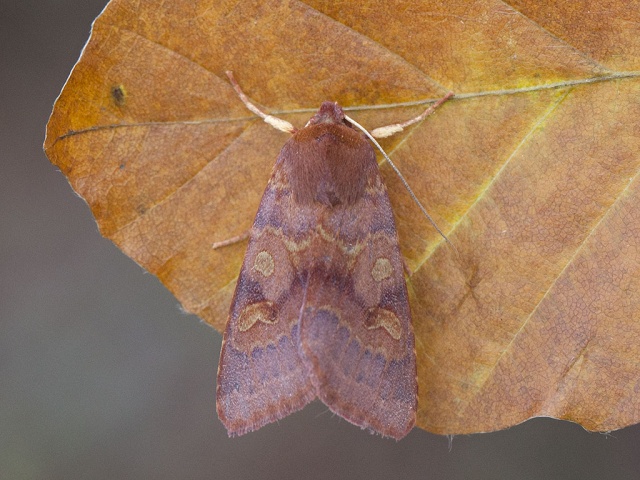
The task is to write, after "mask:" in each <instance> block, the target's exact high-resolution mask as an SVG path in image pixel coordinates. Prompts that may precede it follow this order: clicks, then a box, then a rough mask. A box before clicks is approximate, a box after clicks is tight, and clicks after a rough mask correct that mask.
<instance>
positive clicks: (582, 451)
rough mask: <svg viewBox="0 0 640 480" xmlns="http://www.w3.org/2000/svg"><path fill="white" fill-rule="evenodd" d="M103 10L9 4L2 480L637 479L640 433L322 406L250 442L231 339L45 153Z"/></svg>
mask: <svg viewBox="0 0 640 480" xmlns="http://www.w3.org/2000/svg"><path fill="white" fill-rule="evenodd" d="M105 3H106V2H105V0H67V1H55V0H46V1H45V0H30V1H18V0H0V86H1V87H0V98H1V101H0V159H1V161H2V163H1V170H0V272H1V275H0V381H1V384H0V479H2V480H4V479H88V478H90V479H129V478H131V479H143V478H154V479H183V478H184V479H200V478H202V479H205V478H225V479H226V478H228V479H249V478H263V479H271V478H274V479H276V478H277V479H298V478H304V479H316V478H318V479H327V478H349V479H374V478H402V479H413V478H437V479H470V478H471V479H485V478H486V479H496V478H517V479H539V478H540V479H543V478H544V479H556V478H557V479H574V478H575V479H607V478H612V479H627V478H629V479H631V478H634V479H637V478H640V427H638V426H634V427H630V428H626V429H623V430H620V431H617V432H613V434H611V435H603V434H594V433H588V432H586V431H584V430H583V429H582V428H581V427H579V426H577V425H573V424H570V423H566V422H559V421H555V420H551V419H536V420H532V421H529V422H526V423H525V424H522V425H519V426H517V427H514V428H512V429H510V430H507V431H502V432H496V433H490V434H484V435H472V436H461V437H456V438H454V440H453V443H452V445H451V446H450V445H449V440H448V439H447V438H446V437H440V436H435V435H431V434H429V433H427V432H424V431H422V430H419V429H414V431H413V432H412V433H411V434H409V436H408V437H407V438H405V439H404V440H403V441H401V442H399V443H396V442H394V441H390V440H383V439H381V438H379V437H374V436H371V435H368V434H366V433H364V432H362V431H360V430H359V429H358V428H356V427H353V426H351V425H349V424H348V423H347V422H345V421H343V420H341V419H339V418H337V417H334V416H333V415H332V414H331V413H329V412H328V411H327V409H326V408H325V407H324V406H322V405H321V404H318V403H314V404H313V405H311V406H309V407H307V408H306V409H305V410H304V411H303V412H301V413H298V414H295V415H292V416H290V417H288V418H286V419H285V420H283V421H281V422H279V423H278V424H274V425H271V426H268V427H266V428H264V429H262V430H260V431H258V432H256V433H253V434H250V435H246V436H244V437H241V438H236V439H228V438H227V436H226V433H225V431H224V428H223V427H222V425H221V424H220V422H219V421H218V419H217V417H216V414H215V395H214V393H215V374H216V368H217V362H218V352H219V348H220V334H218V333H217V332H216V331H214V330H213V329H211V328H209V327H207V326H206V325H204V324H202V323H200V321H199V320H198V319H197V318H195V317H193V316H186V315H184V314H182V313H180V310H179V308H178V304H177V301H176V300H175V298H173V297H172V296H171V294H169V293H168V292H167V291H166V290H165V289H164V287H163V286H162V285H161V284H160V283H159V282H158V281H157V280H156V279H155V277H153V276H151V275H148V274H146V273H145V272H144V271H142V270H141V269H140V267H138V266H137V265H136V264H134V262H133V261H131V260H129V259H128V258H127V257H125V256H124V254H122V253H121V252H120V251H119V250H118V249H117V248H116V247H114V246H113V245H112V244H111V242H109V241H108V240H105V239H103V238H102V237H101V236H100V234H99V233H98V230H97V228H96V225H95V223H94V220H93V218H92V216H91V214H90V212H89V209H88V207H87V206H86V205H85V203H84V202H83V201H82V200H81V199H79V198H77V197H76V196H75V194H74V193H73V191H72V190H71V188H70V187H69V185H68V184H67V181H66V180H65V178H64V176H63V175H62V174H61V173H60V172H58V171H57V170H56V169H55V168H54V167H53V166H52V165H51V164H50V163H49V162H48V161H47V159H46V157H45V155H44V153H43V152H42V142H43V139H44V132H45V125H46V122H47V119H48V116H49V114H50V112H51V107H52V105H53V102H54V100H55V98H56V96H57V95H58V93H59V91H60V89H61V88H62V86H63V84H64V82H65V79H66V78H67V75H68V74H69V72H70V70H71V68H72V67H73V65H74V63H75V61H76V59H77V58H78V55H79V54H80V50H81V49H82V46H83V45H84V43H85V41H86V40H87V38H88V36H89V30H90V26H91V22H92V20H93V19H94V18H95V17H96V16H97V15H98V14H99V13H100V11H101V10H102V8H103V7H104V5H105Z"/></svg>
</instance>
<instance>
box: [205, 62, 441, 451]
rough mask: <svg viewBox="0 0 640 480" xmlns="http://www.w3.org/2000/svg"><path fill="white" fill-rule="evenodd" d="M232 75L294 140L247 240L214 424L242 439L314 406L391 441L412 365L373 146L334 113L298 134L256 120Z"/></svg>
mask: <svg viewBox="0 0 640 480" xmlns="http://www.w3.org/2000/svg"><path fill="white" fill-rule="evenodd" d="M228 75H229V77H230V79H231V81H232V84H233V85H234V88H235V89H236V91H237V92H238V94H239V96H240V98H241V99H242V100H243V101H244V102H245V104H246V105H247V107H248V108H249V109H251V110H252V111H253V112H254V113H256V114H258V115H260V116H261V117H263V118H264V119H265V121H267V122H268V123H270V124H272V125H274V126H275V127H276V128H279V129H281V130H285V131H288V132H291V133H292V134H293V135H292V137H291V138H290V139H289V140H288V141H287V143H285V145H284V147H283V148H282V151H281V152H280V155H279V156H278V159H277V160H276V164H275V166H274V168H273V172H272V175H271V178H270V180H269V183H268V184H267V187H266V189H265V192H264V195H263V197H262V201H261V202H260V207H259V208H258V213H257V215H256V218H255V221H254V224H253V227H252V228H251V231H250V234H249V244H248V247H247V252H246V255H245V258H244V263H243V265H242V269H241V271H240V275H239V277H238V283H237V286H236V291H235V294H234V296H233V301H232V304H231V309H230V312H229V318H228V321H227V326H226V330H225V332H224V337H223V342H222V351H221V353H220V363H219V367H218V384H217V410H218V416H219V417H220V420H221V421H222V423H223V424H224V425H225V427H226V428H227V431H228V433H229V435H230V436H235V435H242V434H244V433H247V432H250V431H253V430H256V429H258V428H260V427H262V426H263V425H265V424H267V423H271V422H274V421H276V420H278V419H280V418H283V417H285V416H287V415H289V414H290V413H292V412H295V411H297V410H300V409H301V408H302V407H304V406H305V405H306V404H308V403H309V402H311V401H312V400H314V399H315V398H316V397H317V398H319V399H320V400H321V401H322V402H323V403H324V404H325V405H327V406H328V407H329V409H331V411H333V412H335V413H337V414H338V415H340V416H341V417H342V418H344V419H346V420H348V421H349V422H351V423H353V424H355V425H359V426H360V427H361V428H363V429H367V430H369V431H371V432H375V433H379V434H381V435H383V436H389V437H393V438H395V439H400V438H402V437H404V436H405V435H406V434H407V433H409V431H410V430H411V429H412V428H413V426H414V424H415V420H416V408H417V393H418V386H417V381H416V355H415V349H414V337H413V329H412V326H411V313H410V309H409V301H408V298H407V287H406V284H405V280H404V269H403V261H402V257H401V256H400V250H399V248H398V235H397V233H396V226H395V222H394V218H393V212H392V210H391V204H390V202H389V197H388V195H387V191H386V188H385V186H384V183H383V182H382V178H381V177H380V172H379V170H378V164H377V162H376V155H375V152H374V149H373V147H372V146H371V144H370V143H369V140H367V138H366V137H365V135H363V134H362V133H361V132H360V131H359V130H357V129H355V128H354V126H353V123H355V122H353V121H352V120H351V121H350V119H348V117H345V114H344V112H343V110H342V108H341V107H340V106H339V105H338V104H337V103H332V102H324V103H323V104H322V106H321V107H320V110H318V112H317V113H316V114H315V115H314V116H313V117H312V118H311V119H310V120H309V122H308V123H307V125H306V126H305V127H304V128H302V129H299V130H296V129H295V128H294V127H293V126H292V125H290V124H288V122H285V121H283V120H280V119H277V118H275V117H271V116H269V115H266V114H264V113H262V112H261V111H260V110H259V109H258V108H257V107H255V106H254V105H253V104H251V102H249V100H248V99H247V98H246V96H244V94H243V93H242V91H241V90H240V88H239V86H238V85H237V83H235V81H234V80H233V77H232V76H231V74H230V73H228ZM447 98H448V97H447ZM432 109H433V107H432ZM432 109H431V110H432ZM428 113H430V112H428ZM428 113H427V112H425V114H423V116H421V117H422V118H424V116H426V114H428ZM415 121H419V120H415ZM411 122H413V121H411ZM407 124H409V123H407ZM407 124H403V125H402V126H406V125H407ZM402 126H393V129H392V133H393V130H395V131H398V127H399V128H400V129H402ZM385 132H387V133H386V134H388V131H387V130H385ZM386 134H385V133H384V132H383V133H382V134H380V133H379V135H378V136H385V135H386Z"/></svg>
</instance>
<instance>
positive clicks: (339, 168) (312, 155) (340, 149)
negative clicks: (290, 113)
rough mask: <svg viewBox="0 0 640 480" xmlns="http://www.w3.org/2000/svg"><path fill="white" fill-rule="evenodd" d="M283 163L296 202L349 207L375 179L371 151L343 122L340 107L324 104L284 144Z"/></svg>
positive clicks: (363, 139) (329, 103) (356, 132)
mask: <svg viewBox="0 0 640 480" xmlns="http://www.w3.org/2000/svg"><path fill="white" fill-rule="evenodd" d="M278 161H279V162H282V168H283V169H284V171H285V173H286V175H287V177H288V179H289V182H290V185H291V190H292V193H293V195H294V198H295V199H296V201H298V202H300V203H302V204H309V203H312V202H319V203H321V204H324V205H327V206H337V205H351V204H353V203H355V202H356V201H357V200H358V199H359V198H360V197H361V196H362V195H363V194H364V192H365V188H366V186H367V185H368V184H369V183H370V182H372V181H374V180H375V178H376V169H377V163H376V156H375V152H374V150H373V147H372V146H371V144H370V143H369V142H368V140H367V139H366V138H365V137H364V135H363V134H362V133H361V132H359V131H358V130H356V129H354V128H353V127H351V126H350V125H348V124H347V123H345V121H344V114H343V113H342V108H340V106H339V105H337V104H335V103H331V102H324V103H323V104H322V107H321V108H320V110H319V111H318V113H317V114H316V115H314V116H313V117H312V118H311V120H309V123H308V124H307V126H305V127H304V128H303V129H301V130H299V131H298V132H296V133H295V134H294V135H293V137H292V138H291V139H289V141H288V142H287V143H286V144H285V146H284V147H283V148H282V151H281V152H280V158H279V160H278Z"/></svg>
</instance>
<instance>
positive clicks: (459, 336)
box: [45, 0, 640, 433]
mask: <svg viewBox="0 0 640 480" xmlns="http://www.w3.org/2000/svg"><path fill="white" fill-rule="evenodd" d="M604 3H606V5H605V4H604ZM604 3H603V2H601V1H597V2H596V1H591V2H580V3H579V4H578V3H576V2H565V4H563V5H561V4H558V2H548V3H544V2H533V1H514V2H510V3H509V2H507V3H505V2H493V1H483V2H473V3H472V4H467V3H465V2H462V3H450V2H435V1H434V2H394V3H393V4H392V2H353V3H345V2H322V1H308V2H306V3H305V4H303V3H300V2H278V1H266V2H249V1H245V2H220V1H217V0H209V1H205V0H199V1H190V2H187V1H175V2H151V1H135V2H133V1H131V0H121V1H116V0H114V1H112V2H111V3H110V4H109V6H108V7H107V8H106V10H105V11H104V13H103V14H102V15H101V16H100V17H99V18H98V19H97V20H96V22H95V24H94V26H93V31H92V35H91V39H90V41H89V43H88V44H87V46H86V48H85V50H84V52H83V54H82V57H81V59H80V60H79V62H78V64H77V65H76V66H75V68H74V70H73V73H72V74H71V76H70V78H69V80H68V82H67V84H66V86H65V88H64V90H63V92H62V93H61V95H60V98H59V99H58V101H57V102H56V105H55V108H54V111H53V114H52V116H51V119H50V122H49V125H48V128H47V139H46V142H45V148H46V152H47V154H48V156H49V158H50V159H51V161H52V162H53V163H54V164H55V165H57V166H59V167H60V169H61V170H62V171H63V172H64V174H65V175H67V177H68V178H69V181H70V182H71V185H72V186H73V188H74V189H75V190H76V191H77V192H78V193H79V194H80V195H81V196H82V197H83V198H84V199H86V201H87V202H88V204H89V206H90V207H91V209H92V211H93V213H94V215H95V217H96V219H97V221H98V225H99V227H100V230H101V232H102V233H103V234H104V235H105V236H107V237H108V238H110V239H112V240H113V241H114V242H115V243H116V244H117V245H118V246H119V247H120V248H121V249H122V250H123V251H124V252H125V253H126V254H127V255H129V256H130V257H131V258H133V259H134V260H135V261H136V262H138V263H139V264H140V265H142V266H143V267H144V268H146V269H147V270H148V271H150V272H152V273H154V274H155V275H157V276H158V277H159V278H160V279H161V280H162V282H163V283H164V284H165V285H166V286H167V287H168V288H169V289H170V290H171V291H172V292H173V293H174V294H175V295H176V297H177V298H178V299H179V300H180V302H181V303H182V304H183V305H184V307H185V308H186V309H187V310H189V311H191V312H194V313H195V314H197V315H199V316H201V317H202V318H204V319H205V320H206V321H207V322H209V323H211V324H212V325H213V326H214V327H216V328H217V329H221V328H222V326H223V324H224V322H225V320H226V316H227V311H228V308H229V303H230V298H231V295H232V293H233V289H234V284H235V278H236V276H237V274H238V271H239V268H240V264H241V262H242V256H243V251H244V247H245V244H244V243H242V244H234V245H232V246H229V247H225V248H224V249H217V250H214V249H212V248H211V245H212V244H213V243H214V242H218V241H222V240H225V239H228V238H230V237H233V236H235V235H239V234H242V233H243V232H245V231H246V230H247V229H248V228H249V226H250V225H251V223H252V220H253V216H254V215H255V212H256V209H257V205H258V201H259V198H260V196H261V194H262V191H263V189H264V186H265V185H266V182H267V179H268V177H269V173H270V170H271V167H272V165H273V162H274V160H275V158H276V156H277V154H278V151H279V149H280V147H281V146H282V144H283V143H284V141H285V140H286V139H287V135H286V134H283V133H280V132H276V131H274V130H272V129H271V128H270V127H268V126H267V125H265V124H264V123H262V122H260V121H258V120H256V118H254V117H252V116H251V115H250V114H249V113H248V112H247V111H246V110H245V108H244V106H243V105H242V103H241V102H240V101H239V100H238V99H237V97H236V96H235V94H234V93H233V91H232V89H231V87H230V85H229V84H228V82H227V80H226V78H225V76H224V71H225V70H233V71H234V72H235V75H236V78H237V79H238V81H239V82H240V84H241V85H242V87H243V89H244V90H245V91H246V92H247V93H248V94H249V95H250V96H251V97H252V98H253V99H254V100H255V101H256V102H257V103H259V104H261V105H264V106H265V108H267V110H269V111H270V112H271V113H274V114H277V115H279V116H281V117H284V118H286V119H287V120H289V121H291V122H292V123H294V124H295V125H298V126H302V125H304V123H305V122H306V120H307V119H308V118H309V117H310V115H311V114H312V112H314V111H315V110H316V109H317V107H318V106H319V105H320V103H321V102H322V101H323V100H335V101H338V102H339V103H340V104H341V105H343V106H345V107H347V110H349V109H350V108H355V107H357V109H356V110H354V111H351V112H350V115H352V116H353V117H355V118H356V120H358V121H359V122H360V123H362V124H363V125H365V126H367V127H369V128H374V127H378V126H381V125H386V124H389V123H393V122H395V121H399V120H406V119H408V118H410V117H412V116H414V115H415V114H416V113H417V112H419V111H420V110H422V109H423V108H424V104H423V103H422V102H424V101H426V100H429V99H435V98H438V97H440V96H442V95H443V94H444V93H445V92H447V91H449V90H453V91H454V92H455V93H456V97H457V98H456V99H454V100H452V101H450V102H449V103H448V104H447V105H445V106H444V107H442V109H441V110H439V111H438V112H437V113H436V115H434V116H432V117H430V118H428V119H427V120H426V121H425V122H423V123H422V124H420V125H418V126H416V127H415V128H413V129H409V130H408V131H405V132H403V134H400V135H397V136H396V137H395V138H391V139H389V140H388V141H386V142H385V143H384V146H385V147H386V149H387V151H388V152H389V153H390V154H391V155H392V157H393V159H394V160H395V162H397V164H398V166H399V168H400V169H401V170H402V172H403V173H404V175H405V176H406V177H407V178H408V179H409V181H410V183H411V185H412V187H413V188H414V190H415V191H416V193H417V195H418V197H419V198H420V199H421V200H422V202H423V203H424V204H425V205H427V207H428V209H429V211H430V213H431V214H432V215H433V216H434V217H435V219H436V221H437V223H438V224H439V226H440V227H441V228H442V229H443V230H444V231H445V232H447V233H448V236H449V239H450V240H451V242H452V243H453V244H454V245H455V246H456V248H457V250H458V253H456V252H455V251H454V250H453V249H452V248H451V247H449V246H447V244H446V243H444V242H443V241H442V239H441V238H439V237H438V235H437V233H435V232H434V229H433V228H432V227H431V226H430V225H429V223H428V222H427V221H426V220H425V219H424V218H423V217H422V216H421V214H420V212H419V210H418V209H417V207H416V205H415V204H414V203H413V202H412V200H411V199H410V197H409V196H408V194H407V192H406V190H404V188H403V187H402V186H401V184H400V182H399V180H398V179H397V178H396V177H395V176H394V174H393V172H392V171H391V170H390V169H389V168H388V165H386V164H382V173H383V176H384V177H385V180H386V181H387V185H388V187H389V192H390V197H391V201H392V204H393V206H394V211H395V214H396V218H397V221H398V229H399V234H400V241H401V246H402V250H403V254H404V255H405V257H406V261H407V264H408V265H409V268H410V269H411V270H412V271H413V274H412V275H411V278H410V280H409V290H410V294H411V296H412V312H413V317H414V319H413V322H414V326H415V329H416V341H417V350H418V362H419V382H420V411H419V423H420V425H421V426H422V427H424V428H426V429H428V430H430V431H432V432H437V433H470V432H479V431H487V430H496V429H500V428H504V427H507V426H510V425H514V424H516V423H519V422H522V421H524V420H526V419H528V418H530V417H533V416H553V417H557V418H563V419H568V420H572V421H575V422H578V423H580V424H581V425H583V426H584V427H585V428H587V429H590V430H611V429H616V428H620V427H623V426H625V425H629V424H632V423H635V422H638V421H639V420H640V395H639V394H638V393H639V391H640V321H639V319H640V263H639V262H640V256H639V253H638V252H639V248H640V214H639V213H638V211H637V208H634V207H635V205H636V204H637V202H638V200H639V197H640V185H639V182H638V178H637V176H638V175H637V174H638V167H639V165H640V155H639V154H638V152H640V122H639V121H638V119H639V118H640V82H639V81H638V77H639V74H638V73H637V72H638V71H639V70H640V28H639V25H640V8H638V7H639V5H637V2H632V3H634V5H630V4H629V2H622V1H621V2H614V1H611V2H604Z"/></svg>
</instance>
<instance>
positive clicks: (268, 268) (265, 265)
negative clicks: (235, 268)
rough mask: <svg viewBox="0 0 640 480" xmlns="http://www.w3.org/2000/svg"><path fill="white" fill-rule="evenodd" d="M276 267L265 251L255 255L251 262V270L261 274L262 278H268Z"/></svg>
mask: <svg viewBox="0 0 640 480" xmlns="http://www.w3.org/2000/svg"><path fill="white" fill-rule="evenodd" d="M275 268H276V265H275V262H274V261H273V257H272V256H271V254H270V253H269V252H267V251H265V250H263V251H262V252H260V253H259V254H258V255H256V259H255V261H254V262H253V269H254V270H255V271H257V272H259V273H261V274H262V276H264V277H270V276H271V275H272V274H273V271H274V270H275Z"/></svg>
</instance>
